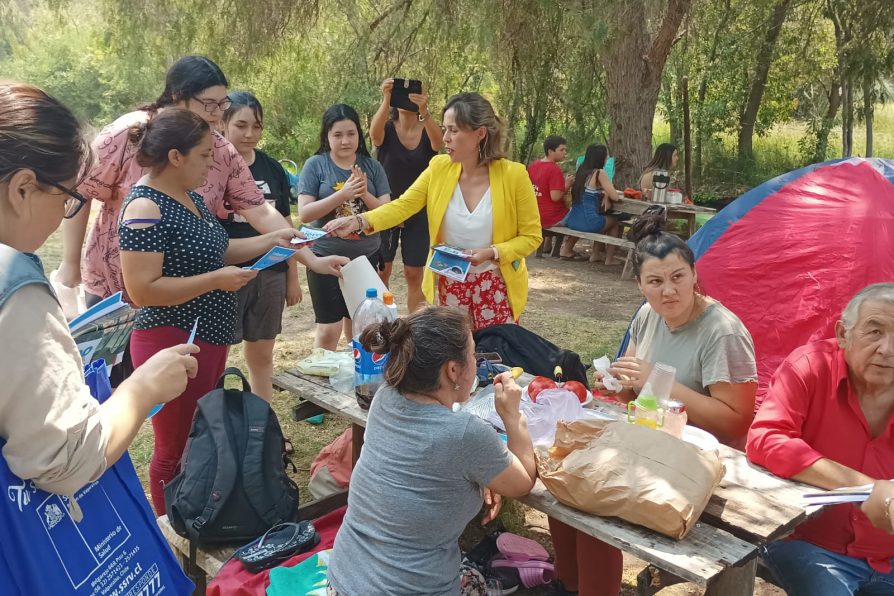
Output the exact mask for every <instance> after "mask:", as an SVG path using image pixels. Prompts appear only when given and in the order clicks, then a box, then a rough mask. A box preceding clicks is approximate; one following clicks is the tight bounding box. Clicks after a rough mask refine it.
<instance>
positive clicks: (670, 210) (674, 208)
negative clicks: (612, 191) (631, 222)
mask: <svg viewBox="0 0 894 596" xmlns="http://www.w3.org/2000/svg"><path fill="white" fill-rule="evenodd" d="M652 205H664V206H665V207H667V218H668V219H684V220H686V224H687V229H688V231H689V237H692V235H693V234H695V227H696V225H695V217H696V216H697V215H700V214H710V215H713V214H715V213H717V210H716V209H712V208H710V207H702V206H701V205H688V204H686V203H651V202H649V201H637V200H636V199H628V198H626V197H621V199H620V200H619V201H616V202H615V203H614V205H613V207H614V209H615V210H616V211H623V212H624V213H630V214H633V215H642V214H643V212H644V211H645V210H646V209H648V208H649V207H651V206H652Z"/></svg>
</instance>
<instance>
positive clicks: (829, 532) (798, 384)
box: [746, 339, 894, 573]
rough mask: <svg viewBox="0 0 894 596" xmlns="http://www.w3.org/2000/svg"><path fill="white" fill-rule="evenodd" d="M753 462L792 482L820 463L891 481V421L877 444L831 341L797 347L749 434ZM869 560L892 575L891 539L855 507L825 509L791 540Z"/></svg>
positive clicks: (776, 376) (893, 429)
mask: <svg viewBox="0 0 894 596" xmlns="http://www.w3.org/2000/svg"><path fill="white" fill-rule="evenodd" d="M746 450H747V454H748V459H750V460H751V461H752V462H754V463H756V464H759V465H762V466H764V467H765V468H767V469H768V470H770V471H771V472H773V473H774V474H776V475H778V476H782V477H783V478H789V477H791V476H794V475H795V474H797V473H799V472H801V471H802V470H804V469H805V468H806V467H808V466H810V465H811V464H813V463H815V462H816V461H817V460H819V459H821V458H827V459H831V460H833V461H836V462H838V463H840V464H843V465H845V466H847V467H849V468H853V469H854V470H857V471H859V472H863V473H864V474H866V475H867V476H871V477H873V478H884V479H889V478H894V418H892V420H890V421H888V426H887V428H886V429H885V431H884V432H883V433H882V434H880V435H879V436H877V437H875V438H873V437H872V434H871V433H870V431H869V423H868V422H867V421H866V416H865V415H864V414H863V410H862V409H861V408H860V403H859V401H858V400H857V396H856V394H855V393H854V390H853V387H852V386H851V384H850V380H849V378H848V366H847V362H845V360H844V350H842V349H841V348H840V347H838V342H837V341H836V340H834V339H826V340H822V341H817V342H813V343H810V344H807V345H806V346H803V347H800V348H798V349H797V350H795V351H794V352H792V353H791V354H789V356H788V357H787V358H786V359H785V360H784V361H783V362H782V364H781V365H779V368H778V369H777V370H776V373H775V374H774V375H773V380H772V381H771V383H770V387H769V389H768V390H767V396H766V398H765V399H764V402H763V404H762V405H761V407H760V409H759V410H758V412H757V415H756V416H755V418H754V423H753V424H752V425H751V430H750V431H748V445H747V447H746ZM791 537H792V538H794V539H798V540H805V541H807V542H810V543H813V544H815V545H817V546H820V547H822V548H825V549H827V550H830V551H833V552H836V553H840V554H843V555H848V556H850V557H854V558H858V559H865V560H866V562H867V563H869V565H871V566H872V568H873V569H875V570H877V571H879V572H881V573H890V571H891V558H892V557H894V536H891V535H890V534H888V533H886V532H883V531H881V530H877V529H876V528H874V527H873V526H872V524H871V523H869V519H868V518H867V517H866V516H865V515H864V514H863V512H862V511H860V508H859V507H858V506H855V505H852V504H847V505H836V506H833V507H826V508H825V509H824V510H823V513H821V514H820V515H818V516H816V517H815V518H813V519H811V520H809V521H806V522H804V523H803V524H801V525H800V526H798V528H797V529H796V530H795V532H794V534H793V535H792V536H791Z"/></svg>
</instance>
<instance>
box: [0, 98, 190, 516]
mask: <svg viewBox="0 0 894 596" xmlns="http://www.w3.org/2000/svg"><path fill="white" fill-rule="evenodd" d="M88 155H89V151H88V150H87V146H86V144H85V143H84V141H83V139H82V137H81V130H80V127H79V125H78V122H77V120H76V119H75V118H74V116H73V115H72V113H71V112H70V111H69V110H68V108H66V107H65V106H63V105H62V104H61V103H59V102H58V101H57V100H55V99H53V98H52V97H50V96H48V95H47V94H46V93H44V92H43V91H41V90H40V89H37V88H36V87H32V86H30V85H24V84H20V83H8V82H7V83H0V343H2V345H3V346H5V348H4V355H3V358H0V375H2V376H0V378H2V379H3V384H2V387H0V439H3V440H4V441H6V445H5V446H4V448H3V457H4V458H5V460H6V463H7V464H8V466H9V468H10V470H11V471H12V472H13V473H14V474H16V475H17V476H19V477H20V478H22V479H24V480H30V481H32V482H33V483H34V485H35V486H37V487H38V488H41V489H43V490H46V491H49V492H53V493H56V494H61V495H67V496H71V495H73V494H74V493H75V492H76V491H78V490H79V489H80V488H81V487H82V486H84V485H86V484H87V483H89V482H91V481H93V480H95V479H97V478H98V477H99V476H100V475H101V474H102V473H103V471H105V469H106V468H107V467H108V466H111V465H112V464H114V463H115V462H116V461H117V460H118V458H119V457H121V455H122V454H123V453H124V452H125V451H126V450H127V448H128V446H129V445H130V443H131V441H133V438H134V436H135V435H136V433H137V430H139V428H140V426H141V424H142V422H143V421H144V420H145V419H146V415H147V414H148V413H149V411H150V410H151V409H152V408H153V407H154V406H155V405H156V404H159V403H165V402H167V401H170V400H171V399H173V398H174V397H176V396H177V395H180V393H182V392H183V388H184V387H185V386H186V382H187V379H188V377H192V376H195V374H196V370H197V369H196V360H195V359H194V358H193V357H192V356H191V354H193V353H195V352H198V348H197V347H196V346H185V345H181V346H175V347H172V348H169V349H166V350H162V351H160V352H159V353H158V354H156V355H155V356H154V357H152V358H150V359H149V360H148V361H147V362H146V363H145V364H144V365H143V366H141V367H140V368H138V369H137V370H136V371H135V372H134V374H133V376H131V377H130V378H129V379H128V380H126V381H124V382H123V383H122V384H121V385H120V386H119V387H118V389H117V391H115V392H114V393H113V394H112V396H111V397H110V398H109V399H108V400H107V401H105V402H104V403H103V404H102V405H99V404H98V403H97V401H96V400H95V399H93V397H92V396H91V395H90V391H89V389H88V388H87V386H86V385H85V384H84V374H83V364H82V362H81V357H80V354H79V353H78V350H77V347H76V346H75V343H74V340H73V339H72V338H71V334H70V333H69V331H68V324H67V322H66V320H65V316H64V315H63V314H62V309H61V307H60V306H59V304H58V302H57V301H56V298H55V296H54V294H53V293H52V291H51V289H50V286H49V282H48V281H47V279H46V277H44V275H43V269H42V267H41V264H40V260H39V259H38V258H37V257H36V256H35V255H33V254H31V253H33V252H34V251H36V250H38V249H39V248H40V247H41V245H43V243H44V242H45V241H46V240H47V238H48V237H49V236H50V234H52V233H53V232H54V231H55V230H56V228H58V227H59V224H60V223H62V219H63V218H70V217H73V216H74V215H75V214H76V213H77V212H78V211H79V210H80V209H81V207H82V206H83V205H84V203H85V200H84V197H82V196H81V195H80V194H78V193H77V192H76V191H74V190H72V189H73V188H74V186H75V184H76V182H77V174H78V172H79V171H81V170H83V169H84V167H85V166H86V165H88V164H86V163H85V162H87V156H88ZM72 501H73V499H72Z"/></svg>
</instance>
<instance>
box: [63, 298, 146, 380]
mask: <svg viewBox="0 0 894 596" xmlns="http://www.w3.org/2000/svg"><path fill="white" fill-rule="evenodd" d="M136 316H137V311H135V310H134V309H132V308H131V307H130V306H129V305H128V304H127V303H126V302H124V300H123V299H122V293H121V292H118V293H117V294H113V295H112V296H109V297H108V298H106V299H105V300H102V301H101V302H98V303H97V304H96V305H94V306H93V307H92V308H89V309H87V311H86V312H84V313H83V314H81V315H79V316H77V317H75V319H74V320H72V321H71V323H69V325H68V327H69V329H70V330H71V336H72V337H73V338H74V340H75V343H76V344H77V346H78V351H79V352H80V353H81V359H82V360H83V361H84V364H90V363H91V362H93V361H94V360H98V359H100V358H102V359H103V360H105V361H106V363H108V364H109V365H112V364H117V363H118V362H120V361H121V355H122V354H124V348H126V347H127V343H128V342H129V341H130V333H131V331H133V324H134V319H135V318H136Z"/></svg>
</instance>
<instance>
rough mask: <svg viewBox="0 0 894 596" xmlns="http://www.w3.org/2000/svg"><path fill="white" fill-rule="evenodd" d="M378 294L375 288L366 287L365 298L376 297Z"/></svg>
mask: <svg viewBox="0 0 894 596" xmlns="http://www.w3.org/2000/svg"><path fill="white" fill-rule="evenodd" d="M378 295H379V292H378V290H376V289H375V288H366V297H367V298H376V297H377V296H378Z"/></svg>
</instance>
